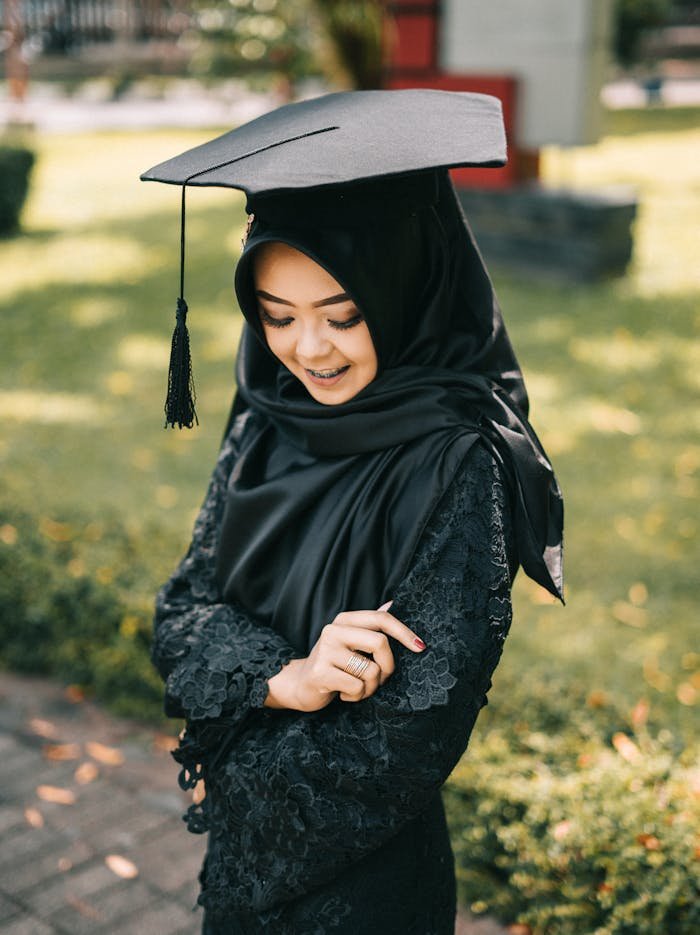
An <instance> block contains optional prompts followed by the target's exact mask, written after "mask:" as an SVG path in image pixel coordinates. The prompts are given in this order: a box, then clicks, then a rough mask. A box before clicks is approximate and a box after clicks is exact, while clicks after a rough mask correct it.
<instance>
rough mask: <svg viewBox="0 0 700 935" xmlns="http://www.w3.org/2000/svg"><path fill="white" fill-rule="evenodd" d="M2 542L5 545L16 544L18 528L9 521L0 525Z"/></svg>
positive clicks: (0, 540) (0, 539)
mask: <svg viewBox="0 0 700 935" xmlns="http://www.w3.org/2000/svg"><path fill="white" fill-rule="evenodd" d="M0 542H4V543H5V545H14V544H15V543H16V542H17V529H16V528H15V527H14V526H11V525H10V524H9V523H3V524H2V526H0Z"/></svg>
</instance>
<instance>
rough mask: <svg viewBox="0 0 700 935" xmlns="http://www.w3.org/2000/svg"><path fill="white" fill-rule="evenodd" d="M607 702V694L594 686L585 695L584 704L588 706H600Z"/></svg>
mask: <svg viewBox="0 0 700 935" xmlns="http://www.w3.org/2000/svg"><path fill="white" fill-rule="evenodd" d="M607 703H608V696H607V695H606V693H605V692H604V691H601V690H600V689H598V688H594V689H593V690H592V691H590V692H589V693H588V695H587V696H586V704H587V705H588V707H589V708H602V707H604V706H605V705H606V704H607Z"/></svg>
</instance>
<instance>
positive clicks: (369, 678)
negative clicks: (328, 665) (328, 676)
mask: <svg viewBox="0 0 700 935" xmlns="http://www.w3.org/2000/svg"><path fill="white" fill-rule="evenodd" d="M352 655H356V654H355V653H353V652H352V651H350V652H348V650H347V649H343V650H341V651H339V652H338V653H337V654H336V655H335V656H334V658H333V665H335V666H336V667H337V668H338V669H342V671H343V672H347V669H346V668H345V667H346V666H347V665H348V663H349V662H350V657H351V656H352ZM360 658H362V659H363V660H364V662H366V663H367V665H365V666H364V668H363V669H362V670H361V671H359V672H352V673H350V674H352V675H353V676H354V677H355V678H356V679H362V681H363V682H364V683H365V684H366V685H371V684H373V683H376V684H377V685H378V684H379V679H380V678H381V675H382V669H381V667H380V666H379V665H378V663H377V662H375V661H373V660H372V659H368V658H367V657H366V656H362V657H360ZM363 665H364V663H363Z"/></svg>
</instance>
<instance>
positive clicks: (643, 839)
mask: <svg viewBox="0 0 700 935" xmlns="http://www.w3.org/2000/svg"><path fill="white" fill-rule="evenodd" d="M635 841H637V843H638V844H642V845H644V847H646V849H647V850H648V851H658V850H660V849H661V841H659V839H658V838H657V837H655V835H653V834H638V835H637V837H636V838H635Z"/></svg>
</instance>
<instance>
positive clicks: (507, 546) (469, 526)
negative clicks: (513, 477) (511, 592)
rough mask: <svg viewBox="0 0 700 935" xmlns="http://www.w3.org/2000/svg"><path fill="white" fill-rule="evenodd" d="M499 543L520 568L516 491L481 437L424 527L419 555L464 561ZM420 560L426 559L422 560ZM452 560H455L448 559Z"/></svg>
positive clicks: (456, 561)
mask: <svg viewBox="0 0 700 935" xmlns="http://www.w3.org/2000/svg"><path fill="white" fill-rule="evenodd" d="M486 542H488V543H489V544H490V545H489V549H486V550H485V551H486V552H488V551H489V550H493V549H494V548H498V549H499V550H501V549H502V550H503V551H504V553H505V555H507V557H508V563H509V564H510V565H511V566H513V567H514V564H513V563H514V561H515V557H514V552H513V549H514V544H513V536H512V519H511V510H510V496H509V494H508V491H507V488H506V486H505V484H504V475H503V468H502V465H501V463H500V460H499V458H498V455H497V454H494V453H493V452H492V450H491V449H490V448H489V446H488V443H487V442H486V441H484V440H482V439H481V438H478V439H477V440H476V441H475V442H474V443H473V444H472V445H471V446H470V448H469V450H468V451H467V453H466V455H465V456H464V458H463V459H462V461H461V462H460V464H459V467H458V468H457V470H456V471H455V474H454V476H453V478H452V480H451V482H450V484H449V485H448V487H447V488H446V489H445V491H444V492H443V494H442V496H441V497H440V500H439V501H438V503H437V505H436V507H435V509H434V510H433V512H432V514H431V516H430V519H429V521H428V523H427V525H426V527H425V528H424V530H423V535H422V539H421V548H419V555H420V556H421V558H423V559H430V560H431V561H432V562H435V561H436V560H437V559H438V556H440V555H442V556H443V558H441V559H440V561H442V560H443V559H444V555H445V554H449V556H451V558H452V559H453V560H454V561H453V562H452V564H454V565H455V567H456V566H460V567H461V566H462V565H463V563H464V556H465V554H466V553H467V552H470V551H471V550H472V549H474V548H476V550H477V551H482V550H483V549H484V543H486ZM419 562H420V559H419ZM448 564H450V562H448Z"/></svg>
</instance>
